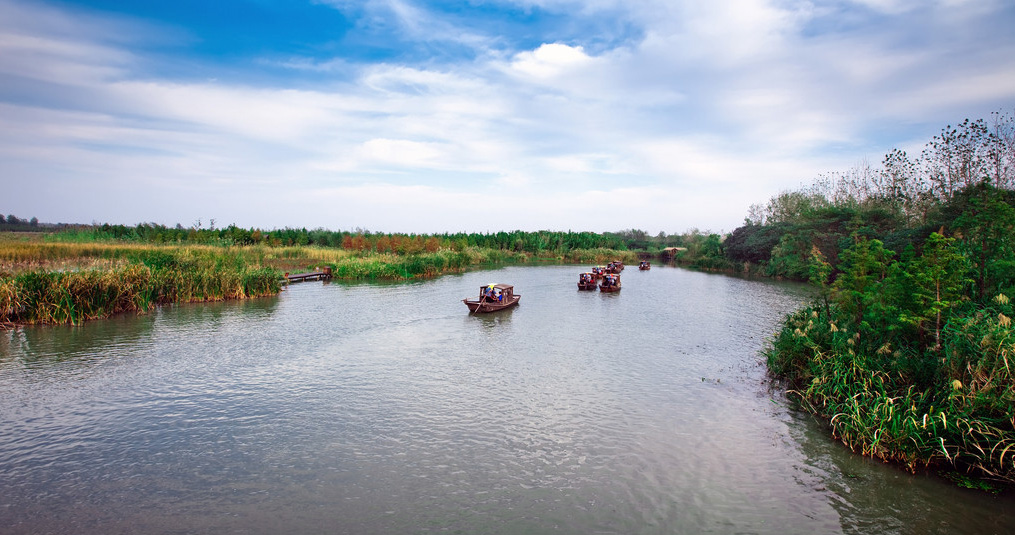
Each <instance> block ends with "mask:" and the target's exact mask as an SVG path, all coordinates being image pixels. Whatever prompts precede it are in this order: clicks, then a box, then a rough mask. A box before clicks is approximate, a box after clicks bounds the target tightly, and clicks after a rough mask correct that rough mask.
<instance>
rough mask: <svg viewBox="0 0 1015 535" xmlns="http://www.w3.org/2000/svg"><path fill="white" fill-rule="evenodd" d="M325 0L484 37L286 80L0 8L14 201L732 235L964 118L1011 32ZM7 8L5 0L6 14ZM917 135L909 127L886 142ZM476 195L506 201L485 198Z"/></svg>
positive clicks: (410, 31)
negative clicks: (554, 20)
mask: <svg viewBox="0 0 1015 535" xmlns="http://www.w3.org/2000/svg"><path fill="white" fill-rule="evenodd" d="M337 4H341V5H342V7H343V8H344V9H347V10H352V11H355V12H362V13H367V14H368V15H367V16H368V17H369V16H381V15H383V16H386V17H395V20H397V21H398V24H399V27H400V28H402V29H403V30H404V32H405V34H406V35H408V36H410V37H412V36H415V38H417V39H420V40H432V39H438V40H441V39H446V40H455V39H457V40H458V41H456V42H462V43H464V42H468V43H469V46H474V47H475V48H476V50H477V51H481V52H483V53H480V54H478V55H477V56H476V57H473V58H470V59H468V60H463V61H459V62H456V63H437V62H436V61H434V62H421V63H418V64H413V65H402V64H396V63H379V64H370V65H364V64H355V63H353V62H347V61H344V60H342V59H341V58H336V59H335V60H330V61H329V60H314V61H310V60H302V59H299V58H293V59H291V60H289V61H287V62H285V65H286V66H288V67H291V68H293V69H294V71H301V72H302V71H306V72H310V71H313V72H314V73H317V74H318V75H321V76H324V77H325V78H326V75H327V74H329V73H332V72H338V73H340V77H339V79H338V80H331V81H325V82H323V83H318V84H316V85H314V84H312V83H304V84H302V85H301V86H300V88H295V87H286V86H285V85H283V84H276V85H275V86H270V87H269V86H265V87H258V86H256V85H254V84H253V82H251V83H247V84H243V83H237V82H229V83H226V82H220V83H215V82H208V81H195V80H190V81H184V80H173V79H168V78H163V77H160V76H156V75H150V74H145V73H144V72H143V71H141V70H139V67H138V65H139V64H142V63H144V62H145V61H153V59H152V58H147V57H139V56H137V55H136V54H140V52H136V51H135V52H132V51H131V48H130V47H127V46H122V45H118V44H116V43H114V42H111V41H108V40H104V39H101V38H100V37H99V36H97V35H96V32H94V30H92V29H89V28H80V29H78V28H75V27H74V26H73V25H71V24H68V23H67V21H66V20H63V21H62V22H61V21H60V20H59V19H60V17H64V18H66V16H65V15H63V14H62V12H60V11H59V10H56V9H49V8H45V9H43V8H38V9H37V8H35V7H34V6H31V5H29V4H16V5H17V6H18V11H17V13H15V15H16V16H12V18H11V19H9V20H16V21H34V22H32V23H31V24H33V26H31V28H32V29H31V30H29V31H22V30H20V29H17V27H16V26H15V25H14V24H13V23H10V22H7V21H0V76H3V77H5V78H4V79H5V80H6V81H7V83H5V84H4V87H3V88H0V98H3V99H4V100H0V141H2V143H0V176H5V177H12V176H19V177H30V178H32V179H36V178H37V179H38V180H39V183H40V184H43V185H45V188H43V189H42V191H43V192H48V193H46V194H45V196H44V197H43V196H39V195H38V194H37V193H33V192H32V191H30V190H29V189H27V188H26V189H24V190H19V191H16V192H12V193H11V194H10V195H11V196H10V197H8V198H9V199H10V201H9V202H14V203H18V206H25V207H26V209H29V208H34V209H35V210H36V213H28V212H26V211H25V210H22V209H21V208H17V210H18V211H20V212H22V213H23V214H24V215H36V216H38V217H40V219H43V220H48V219H52V220H66V219H67V216H66V215H64V213H63V212H60V210H64V211H67V212H70V211H71V210H74V209H75V208H73V203H74V202H76V201H77V200H78V199H79V198H80V197H79V195H81V194H82V193H81V192H82V191H87V190H88V189H89V187H90V188H91V189H95V190H98V189H102V190H109V191H119V192H123V195H124V196H123V197H118V198H117V201H116V202H114V201H110V202H109V203H108V204H106V205H101V206H103V208H104V209H107V210H109V212H108V214H101V213H100V214H96V215H92V216H90V217H89V218H88V219H86V220H85V221H88V220H91V219H93V218H97V219H100V220H101V219H103V218H109V219H116V218H121V219H118V220H122V218H124V217H129V216H128V215H118V214H120V213H123V214H127V213H131V214H133V213H134V212H118V211H117V210H118V208H117V206H119V205H129V204H133V205H140V206H142V207H147V208H149V210H150V211H152V212H158V211H161V212H160V213H161V214H163V215H162V216H158V217H157V218H161V219H169V220H170V221H169V222H175V221H174V219H175V220H179V221H182V222H185V223H186V222H189V221H192V220H194V219H196V218H198V217H204V218H205V219H207V218H208V217H216V218H217V219H219V220H220V221H223V222H224V221H235V222H237V223H239V224H243V225H258V226H287V225H289V226H293V225H296V226H308V227H313V226H327V227H330V228H335V229H337V228H353V227H356V226H362V227H367V228H371V229H376V230H390V231H423V232H430V231H442V230H456V229H461V230H502V229H513V228H526V229H533V230H534V229H538V228H555V229H565V228H573V229H589V230H611V229H613V230H615V229H619V228H630V227H644V228H647V229H648V230H650V231H652V232H655V231H657V230H665V231H667V232H680V231H682V230H684V229H686V228H688V227H692V226H695V227H701V228H712V229H726V230H731V227H734V226H736V225H737V224H739V223H740V222H741V221H742V218H743V216H744V215H745V214H746V210H747V207H748V206H749V205H750V204H752V203H758V202H765V201H766V200H767V199H768V198H769V197H771V196H772V195H774V194H775V193H777V192H778V191H780V190H782V189H785V188H787V187H795V186H797V185H799V184H801V183H803V182H806V181H809V180H810V179H812V178H814V177H816V176H817V175H818V174H820V173H823V172H829V171H835V170H842V169H844V168H845V167H847V166H849V165H850V164H851V162H852V161H855V160H856V159H857V158H858V157H866V156H873V159H875V160H876V159H879V158H880V154H883V153H884V152H887V150H889V149H890V148H892V146H893V145H894V144H896V143H897V142H898V140H895V139H882V138H880V137H879V136H880V135H881V131H882V130H884V129H885V128H884V126H885V125H889V126H891V127H895V126H896V125H898V124H916V125H920V124H923V125H930V127H929V128H930V133H931V134H933V133H936V131H937V130H939V129H940V127H941V126H942V125H943V124H945V123H946V122H954V121H955V120H960V119H961V118H963V117H964V116H965V115H963V116H962V117H958V118H955V117H953V116H949V115H948V114H952V113H958V112H956V110H960V111H961V110H963V109H981V108H984V107H991V106H995V105H996V104H997V103H999V102H1001V103H1003V102H1009V103H1010V102H1011V101H1012V98H1013V97H1015V75H1013V74H1012V73H1015V60H1011V59H1010V58H1011V57H1015V54H1012V53H1011V52H1012V47H1013V44H1012V39H1011V38H1010V37H1006V36H996V38H995V40H994V46H993V49H992V50H988V51H980V50H979V49H978V48H977V47H978V44H977V42H975V41H961V42H955V43H948V44H938V43H936V42H934V43H929V44H928V43H926V42H922V41H919V40H913V39H912V38H911V37H912V35H914V34H918V33H919V31H920V28H919V27H918V28H916V29H913V30H907V32H908V33H906V34H905V35H904V37H905V38H901V37H899V35H901V34H897V33H890V31H889V30H888V29H887V28H888V27H889V26H890V25H889V24H884V21H883V20H881V19H877V20H878V21H879V22H882V24H881V25H879V26H876V27H875V26H867V25H863V24H858V25H848V24H846V25H843V26H838V25H837V24H835V23H836V22H838V20H837V19H836V20H829V17H833V16H835V15H836V14H837V13H840V12H841V11H842V10H847V9H849V6H850V3H849V2H844V3H834V2H832V3H822V4H820V5H819V6H818V7H815V5H812V4H811V3H809V2H792V1H785V2H782V1H780V2H766V1H762V0H751V1H745V2H738V3H701V2H670V1H662V0H659V1H646V2H637V3H629V2H620V1H606V0H604V1H601V2H595V3H575V2H572V1H570V0H567V1H560V2H554V1H551V0H545V1H539V2H523V4H524V5H529V6H532V5H541V6H546V7H548V8H550V9H559V10H564V9H565V8H566V9H569V10H570V11H569V12H570V13H572V15H573V17H574V20H575V21H580V20H581V17H582V16H591V15H590V14H596V15H597V16H598V15H601V14H602V13H610V14H611V15H616V16H618V17H620V18H623V19H624V21H625V22H627V23H630V24H633V25H636V26H637V29H638V31H637V32H633V33H634V34H635V35H637V36H639V38H637V39H631V40H627V41H624V42H623V44H621V45H617V46H616V47H615V48H612V49H611V48H609V47H605V48H604V47H601V46H600V47H599V48H594V47H592V46H591V45H589V44H588V43H586V42H582V40H581V39H576V40H571V39H566V40H552V39H547V41H546V42H543V43H542V44H540V45H538V46H532V47H531V48H529V49H526V50H520V51H519V50H511V49H505V50H494V49H492V48H491V47H492V45H491V43H493V42H495V41H496V39H490V38H486V37H483V36H478V35H476V36H470V37H466V38H465V39H459V37H460V34H459V37H456V36H455V35H454V34H455V32H456V31H458V29H457V28H456V27H455V25H454V24H453V22H449V21H445V20H440V19H437V18H435V17H434V16H433V14H431V13H428V12H426V11H424V10H422V9H420V8H418V7H417V6H414V5H413V4H411V3H409V2H406V1H404V0H388V1H379V0H373V1H369V2H367V3H365V4H363V3H360V4H357V5H355V6H354V5H353V4H351V3H345V2H337ZM11 5H12V4H9V3H7V4H5V3H3V2H2V0H0V15H3V14H4V13H10V12H11V8H10V6H11ZM874 7H877V8H878V9H879V10H881V11H882V12H891V11H892V10H893V9H895V10H897V9H903V8H905V9H911V10H914V9H918V8H917V7H913V6H912V5H910V4H904V3H901V2H884V3H880V4H878V5H877V6H874ZM819 8H820V9H819ZM4 9H7V11H4ZM919 9H922V8H919ZM942 9H950V8H942ZM352 11H351V12H352ZM852 15H853V16H854V17H857V18H856V19H854V21H853V22H855V21H856V20H859V21H863V20H864V19H863V17H871V16H875V15H871V14H870V12H869V10H865V11H864V12H863V13H859V14H857V13H852ZM33 16H34V17H35V18H34V19H33ZM929 19H933V17H914V18H913V19H912V20H913V24H917V25H919V24H925V23H926V24H929V23H927V22H926V20H929ZM47 21H49V22H47ZM370 23H371V22H369V20H367V21H366V22H363V24H370ZM110 24H112V23H110ZM826 27H827V29H825V28H826ZM431 30H432V32H431ZM969 33H975V32H969ZM428 35H429V36H428ZM968 38H969V37H968V36H965V34H963V35H957V36H956V37H955V39H956V40H959V39H968ZM588 40H589V41H593V40H594V36H590V37H589V38H588ZM951 46H955V47H960V48H961V49H962V50H965V51H966V53H965V55H963V54H955V53H953V52H952V51H951V50H950V48H949V47H951ZM590 50H594V51H595V52H594V53H593V52H589V51H590ZM18 84H20V86H19V87H21V86H23V88H24V89H19V91H20V93H18V94H14V91H15V89H17V88H16V87H15V86H16V85H18ZM8 95H13V96H9V97H8ZM26 95H27V96H26ZM986 111H987V112H989V111H991V110H990V109H987V110H986ZM942 117H945V118H944V119H942ZM913 139H919V134H918V133H917V132H914V131H913V130H906V132H905V137H903V138H902V139H901V141H902V142H906V143H910V142H912V140H913ZM852 147H855V149H851V148H852ZM859 150H863V151H868V150H875V151H878V152H880V154H878V153H877V152H876V153H875V154H873V155H869V154H867V153H866V152H865V153H863V154H860V155H858V154H856V152H855V151H859ZM72 179H73V180H74V181H75V183H74V184H75V185H73V186H71V187H62V183H63V182H62V181H68V180H72ZM110 185H115V186H116V187H113V188H111V187H110ZM140 185H143V186H144V187H145V188H146V190H145V191H140V188H139V186H140ZM180 189H182V190H183V191H186V192H187V195H180V194H178V193H175V192H176V191H177V190H180ZM491 194H496V195H498V196H500V197H501V198H502V199H503V200H504V201H505V202H507V203H510V205H511V206H513V207H514V209H513V210H510V211H505V212H504V213H498V214H497V215H495V216H489V214H486V215H484V212H483V210H482V208H481V207H482V206H483V205H482V202H483V199H485V198H486V197H488V196H490V195H491ZM152 199H159V201H158V202H154V201H153V200H152ZM193 199H206V200H202V201H198V202H194V201H193ZM224 199H228V200H229V202H222V201H223V200H224ZM7 210H8V211H11V210H12V209H11V208H7ZM46 210H49V211H50V212H49V213H50V214H52V215H47V213H46V212H45V211H46ZM202 211H203V212H202ZM137 213H139V214H140V213H144V210H143V209H137ZM177 214H178V215H177ZM335 214H340V215H335ZM604 214H609V218H606V217H604ZM19 215H21V214H19ZM487 216H489V217H487ZM145 217H148V218H151V217H155V216H153V215H149V216H145ZM474 221H483V223H482V224H483V225H487V227H484V228H480V229H477V228H476V227H474V226H470V225H471V224H472V223H471V222H474ZM123 222H128V223H129V222H133V221H129V220H128V221H123Z"/></svg>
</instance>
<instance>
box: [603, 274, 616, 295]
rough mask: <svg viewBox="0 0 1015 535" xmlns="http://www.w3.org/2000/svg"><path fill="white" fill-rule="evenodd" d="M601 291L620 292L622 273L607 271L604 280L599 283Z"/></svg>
mask: <svg viewBox="0 0 1015 535" xmlns="http://www.w3.org/2000/svg"><path fill="white" fill-rule="evenodd" d="M599 291H600V292H619V291H620V275H617V274H616V273H607V274H606V276H604V277H603V282H600V283H599Z"/></svg>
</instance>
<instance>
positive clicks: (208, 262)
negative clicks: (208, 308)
mask: <svg viewBox="0 0 1015 535" xmlns="http://www.w3.org/2000/svg"><path fill="white" fill-rule="evenodd" d="M635 258H636V257H635V255H634V253H632V252H629V251H615V250H612V249H587V250H573V251H570V252H568V253H566V254H546V255H539V256H536V255H532V254H530V253H525V252H512V251H503V250H497V249H483V248H476V247H466V248H463V249H462V250H451V249H440V250H437V251H433V252H421V253H417V254H408V255H399V254H395V253H376V252H362V251H349V250H344V249H336V248H328V247H316V246H289V247H273V246H268V245H248V246H214V245H192V244H188V245H154V244H134V243H123V242H88V243H75V242H72V243H68V242H59V241H51V240H47V239H46V237H45V236H24V235H7V236H3V237H0V325H2V326H12V325H17V324H68V323H69V324H77V323H81V322H82V321H87V320H93V319H99V318H105V317H110V316H113V315H116V314H121V313H126V312H134V313H145V312H148V311H150V310H152V309H153V308H155V307H157V306H160V305H164V304H170V303H186V302H199V301H218V300H227V299H248V298H253V297H260V296H266V295H275V294H277V293H279V292H280V291H281V290H282V286H283V274H284V273H285V272H298V271H303V270H308V269H314V268H317V267H323V266H328V267H331V269H332V274H333V276H334V277H335V278H338V279H346V280H396V281H398V280H412V279H420V278H432V277H437V276H441V275H444V274H447V273H458V272H462V271H465V270H467V269H470V268H476V267H480V266H485V265H498V264H515V263H528V262H531V261H550V262H560V263H605V262H607V261H609V260H613V259H622V260H625V261H628V262H630V261H633V260H634V259H635Z"/></svg>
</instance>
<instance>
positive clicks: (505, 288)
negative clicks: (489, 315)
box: [462, 284, 522, 313]
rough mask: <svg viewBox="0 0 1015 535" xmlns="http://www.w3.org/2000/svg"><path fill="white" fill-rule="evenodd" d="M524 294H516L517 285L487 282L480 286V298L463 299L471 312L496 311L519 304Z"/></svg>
mask: <svg viewBox="0 0 1015 535" xmlns="http://www.w3.org/2000/svg"><path fill="white" fill-rule="evenodd" d="M521 297H522V296H520V295H517V294H515V287H514V286H511V285H508V284H487V285H486V286H480V287H479V299H469V298H468V297H466V298H465V299H462V302H463V303H465V306H467V307H469V312H470V313H471V312H496V311H498V310H504V309H505V308H511V307H513V306H515V305H517V304H518V300H519V299H520V298H521Z"/></svg>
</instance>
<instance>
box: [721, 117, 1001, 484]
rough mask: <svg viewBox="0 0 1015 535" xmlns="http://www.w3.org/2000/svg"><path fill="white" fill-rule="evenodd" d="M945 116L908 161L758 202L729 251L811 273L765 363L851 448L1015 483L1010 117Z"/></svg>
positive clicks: (794, 272) (899, 156) (893, 160)
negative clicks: (801, 300)
mask: <svg viewBox="0 0 1015 535" xmlns="http://www.w3.org/2000/svg"><path fill="white" fill-rule="evenodd" d="M1013 125H1015V123H1013V120H1012V118H1011V117H1010V116H1002V115H1000V114H998V115H996V116H995V117H994V118H993V122H992V123H988V122H986V121H982V120H981V121H965V122H963V123H962V124H960V125H959V126H958V127H954V128H952V127H948V128H946V129H945V130H944V131H942V134H941V135H940V136H936V137H935V138H934V140H932V141H931V142H930V143H928V145H927V148H926V149H925V150H924V151H923V153H922V154H921V155H920V157H919V158H917V159H915V160H912V161H910V160H909V158H908V157H907V156H906V154H905V153H903V152H901V151H893V152H892V153H890V154H889V155H888V156H887V157H886V158H885V160H884V162H883V165H882V167H881V168H880V169H872V168H867V167H863V168H860V169H857V170H853V171H850V172H848V173H844V174H840V175H837V176H835V177H831V178H828V177H826V178H825V179H824V180H823V181H821V182H818V183H816V184H815V185H814V186H812V187H810V188H806V189H804V190H801V191H797V192H788V193H783V194H781V195H779V196H777V197H775V198H773V199H772V201H771V202H770V203H769V204H768V206H767V207H755V208H754V209H752V216H751V217H749V218H748V221H747V224H746V225H744V226H743V227H741V228H739V229H737V230H736V231H734V232H733V233H732V234H731V235H730V236H729V238H728V239H727V240H726V242H725V249H726V253H727V256H728V257H729V258H730V259H731V260H732V261H735V262H745V263H751V264H753V265H756V266H759V268H760V269H761V270H763V271H764V272H765V273H767V274H769V275H773V276H781V277H787V278H793V279H799V280H809V281H811V282H812V283H813V284H814V285H815V287H816V288H817V298H816V300H815V301H814V303H812V304H811V305H810V306H809V307H807V308H805V309H803V310H801V311H798V312H797V313H795V314H793V315H791V316H790V317H788V318H787V320H786V322H785V324H784V325H783V327H782V329H781V331H780V332H779V333H778V334H777V335H776V336H775V338H774V340H773V341H772V345H771V348H770V349H769V351H768V365H769V368H770V370H771V371H772V372H773V373H774V374H775V375H777V376H779V377H781V378H783V379H784V380H786V381H787V382H788V383H789V385H790V393H791V394H792V395H793V396H794V397H796V398H797V399H799V400H800V401H801V403H802V404H803V406H804V407H806V408H808V409H810V410H811V411H813V412H814V413H816V414H819V415H822V416H824V417H826V418H828V421H829V424H830V426H831V429H832V432H833V434H834V435H835V436H836V437H837V438H839V439H841V440H842V441H843V442H844V443H845V444H847V445H849V446H850V447H851V448H853V449H854V450H856V451H858V452H861V453H863V454H866V455H871V456H874V457H878V458H882V459H886V460H892V461H897V462H900V463H902V464H904V465H905V466H907V467H909V468H911V469H915V468H917V467H919V466H930V465H937V464H951V465H954V466H955V467H957V468H960V469H964V470H968V471H972V472H976V473H978V474H980V475H984V476H987V477H991V478H994V479H997V480H1001V481H1005V482H1008V483H1015V381H1013V378H1012V369H1013V367H1015V332H1013V329H1012V318H1013V317H1015V310H1013V305H1012V302H1011V298H1012V296H1015V191H1013V190H1015V128H1013Z"/></svg>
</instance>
